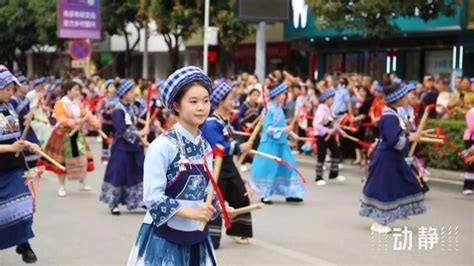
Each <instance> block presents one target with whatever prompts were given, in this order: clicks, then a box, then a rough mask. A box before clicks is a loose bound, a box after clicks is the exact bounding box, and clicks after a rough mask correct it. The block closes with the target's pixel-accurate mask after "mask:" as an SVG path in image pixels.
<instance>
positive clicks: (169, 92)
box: [160, 66, 212, 111]
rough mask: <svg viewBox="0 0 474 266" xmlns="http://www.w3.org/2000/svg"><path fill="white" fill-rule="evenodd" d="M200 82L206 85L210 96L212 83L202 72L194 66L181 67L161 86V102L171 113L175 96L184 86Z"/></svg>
mask: <svg viewBox="0 0 474 266" xmlns="http://www.w3.org/2000/svg"><path fill="white" fill-rule="evenodd" d="M194 81H200V82H203V83H204V84H205V85H206V89H207V90H208V91H209V94H211V91H212V82H211V80H210V79H209V77H208V76H207V75H206V74H204V72H203V71H202V70H201V69H200V68H198V67H195V66H188V67H183V68H180V69H178V70H176V71H175V72H173V74H171V75H170V76H169V77H168V79H167V80H166V81H165V83H164V84H163V88H162V90H161V95H160V98H161V102H162V103H163V104H164V105H165V106H166V108H168V109H169V110H170V111H173V102H174V98H175V97H176V94H178V92H179V91H180V90H181V89H182V88H183V87H184V86H186V85H188V84H189V83H191V82H194Z"/></svg>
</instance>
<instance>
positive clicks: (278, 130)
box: [262, 109, 283, 139]
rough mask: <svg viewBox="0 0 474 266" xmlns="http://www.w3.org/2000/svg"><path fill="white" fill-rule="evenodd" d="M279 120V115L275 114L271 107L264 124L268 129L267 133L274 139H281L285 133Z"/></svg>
mask: <svg viewBox="0 0 474 266" xmlns="http://www.w3.org/2000/svg"><path fill="white" fill-rule="evenodd" d="M278 122H279V121H278V117H276V116H275V111H274V110H273V109H270V110H269V112H268V113H267V116H266V117H265V120H263V125H262V126H263V128H265V129H266V130H267V134H268V135H269V136H270V137H272V138H274V139H279V138H280V137H281V134H282V133H283V128H282V127H278V126H277V124H278Z"/></svg>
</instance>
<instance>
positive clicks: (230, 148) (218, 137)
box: [201, 119, 240, 155]
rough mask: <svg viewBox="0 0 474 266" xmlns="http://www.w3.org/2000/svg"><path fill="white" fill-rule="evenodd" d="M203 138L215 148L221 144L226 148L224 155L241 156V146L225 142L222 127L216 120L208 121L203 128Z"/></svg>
mask: <svg viewBox="0 0 474 266" xmlns="http://www.w3.org/2000/svg"><path fill="white" fill-rule="evenodd" d="M201 131H202V135H203V137H204V138H205V139H206V140H207V141H208V142H209V144H211V146H212V147H215V146H216V145H217V144H220V145H222V146H223V147H224V153H225V154H226V155H237V154H240V144H239V143H238V142H237V141H232V142H228V141H226V140H225V138H224V135H223V133H222V131H223V127H222V125H221V124H220V123H219V122H218V121H217V120H215V119H207V120H206V122H205V123H204V124H203V126H202V127H201Z"/></svg>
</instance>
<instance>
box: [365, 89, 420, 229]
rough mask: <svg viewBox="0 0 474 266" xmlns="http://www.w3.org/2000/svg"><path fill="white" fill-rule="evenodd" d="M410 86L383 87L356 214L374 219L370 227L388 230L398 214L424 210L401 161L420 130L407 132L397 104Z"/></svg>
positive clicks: (414, 182) (416, 186) (407, 168)
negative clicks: (372, 148) (373, 145)
mask: <svg viewBox="0 0 474 266" xmlns="http://www.w3.org/2000/svg"><path fill="white" fill-rule="evenodd" d="M409 91H410V86H409V85H407V86H400V84H391V85H388V86H386V87H384V88H383V92H384V95H385V96H384V99H385V101H386V102H387V106H385V107H384V109H383V111H382V116H381V118H380V124H379V127H380V139H381V142H380V143H379V144H378V145H377V147H376V149H375V152H374V155H373V158H372V160H371V162H370V165H369V175H368V178H367V181H366V183H365V186H364V189H363V193H362V197H361V202H360V205H359V215H360V216H365V217H369V218H371V219H372V220H374V223H373V224H372V226H371V227H370V229H371V230H372V231H374V232H378V233H388V232H390V231H391V228H390V227H389V226H387V225H388V224H389V223H392V222H394V221H396V220H398V219H400V218H406V217H408V216H411V215H416V214H421V213H424V212H425V211H426V207H425V204H424V200H423V198H424V197H423V193H422V191H421V187H420V184H419V182H418V179H417V178H416V177H415V175H414V174H413V172H412V171H411V169H410V166H408V164H407V163H406V161H405V156H406V154H407V150H408V147H409V142H412V141H417V140H419V139H420V136H421V133H420V132H417V133H410V128H408V127H407V125H406V123H405V121H404V119H403V118H402V117H401V116H400V114H399V113H398V112H397V108H399V107H402V106H406V105H407V104H408V99H407V93H408V92H409Z"/></svg>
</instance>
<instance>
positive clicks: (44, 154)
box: [38, 150, 66, 172]
mask: <svg viewBox="0 0 474 266" xmlns="http://www.w3.org/2000/svg"><path fill="white" fill-rule="evenodd" d="M38 153H39V154H40V155H41V156H43V157H44V158H45V159H46V160H48V161H49V162H50V163H52V164H54V165H55V166H56V167H57V168H59V169H61V171H64V172H65V171H66V167H64V166H63V165H62V164H60V163H58V161H56V160H54V159H53V158H51V157H50V156H49V155H48V154H46V153H45V152H44V151H42V150H39V151H38Z"/></svg>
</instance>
